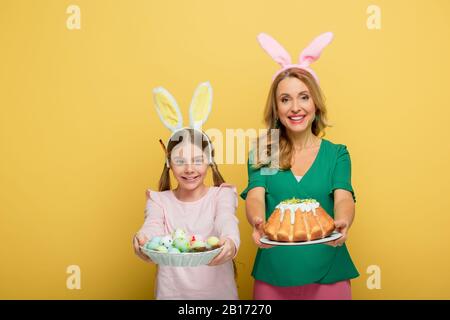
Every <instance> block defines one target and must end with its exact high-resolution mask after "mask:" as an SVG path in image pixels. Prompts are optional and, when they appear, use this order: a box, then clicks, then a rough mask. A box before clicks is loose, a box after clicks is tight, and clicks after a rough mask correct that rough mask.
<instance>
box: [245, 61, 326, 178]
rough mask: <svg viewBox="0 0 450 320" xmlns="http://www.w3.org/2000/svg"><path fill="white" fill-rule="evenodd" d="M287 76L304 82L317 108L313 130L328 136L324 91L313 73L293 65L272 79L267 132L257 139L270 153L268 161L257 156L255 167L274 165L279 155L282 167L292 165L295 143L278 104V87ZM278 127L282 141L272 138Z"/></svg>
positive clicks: (266, 116) (285, 167) (265, 113)
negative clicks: (326, 131) (273, 131)
mask: <svg viewBox="0 0 450 320" xmlns="http://www.w3.org/2000/svg"><path fill="white" fill-rule="evenodd" d="M286 78H297V79H298V80H300V81H301V82H303V83H304V84H305V85H306V87H307V88H308V90H309V93H310V95H311V98H312V99H313V102H314V105H315V107H316V114H315V119H314V121H313V123H312V127H311V131H312V133H313V134H314V135H315V136H318V137H319V136H321V137H323V136H325V128H326V127H330V125H329V124H328V121H327V109H326V106H325V98H324V96H323V93H322V90H321V89H320V87H319V85H318V84H317V82H316V81H315V79H314V78H313V76H312V75H311V74H310V73H309V72H308V71H306V70H303V69H300V68H291V69H287V70H286V71H284V72H282V73H280V74H279V75H278V76H277V77H276V78H275V79H274V81H273V82H272V85H271V87H270V90H269V95H268V97H267V102H266V107H265V109H264V122H265V124H266V128H267V129H268V133H267V134H266V135H264V136H262V137H260V138H259V139H258V140H257V144H258V147H260V148H262V149H263V150H264V151H263V152H264V154H266V155H270V156H269V157H266V159H268V160H267V161H264V160H263V159H260V158H258V156H257V155H256V157H257V158H255V159H256V161H255V164H254V167H255V168H261V167H265V166H269V167H270V166H271V164H272V163H271V159H273V158H274V157H278V159H279V165H278V166H277V168H279V169H283V170H286V169H289V168H290V167H291V159H292V156H293V153H294V148H293V143H292V141H291V139H290V138H289V136H288V134H287V132H286V128H285V127H284V126H283V124H282V123H281V122H280V121H279V120H278V107H277V88H278V85H279V83H280V82H281V81H282V80H283V79H286ZM272 129H279V130H280V131H279V141H271V136H270V130H272ZM274 143H279V145H278V152H277V153H278V154H271V152H272V150H276V149H277V148H275V147H274V146H273V145H274Z"/></svg>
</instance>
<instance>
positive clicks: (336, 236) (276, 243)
mask: <svg viewBox="0 0 450 320" xmlns="http://www.w3.org/2000/svg"><path fill="white" fill-rule="evenodd" d="M340 237H342V234H341V233H339V232H337V231H333V233H332V234H330V235H329V236H328V237H325V238H323V239H317V240H312V241H300V242H279V241H272V240H269V239H268V238H267V236H264V237H262V238H261V239H260V241H261V242H262V243H264V244H270V245H272V246H306V245H310V244H318V243H324V242H329V241H333V240H336V239H339V238H340Z"/></svg>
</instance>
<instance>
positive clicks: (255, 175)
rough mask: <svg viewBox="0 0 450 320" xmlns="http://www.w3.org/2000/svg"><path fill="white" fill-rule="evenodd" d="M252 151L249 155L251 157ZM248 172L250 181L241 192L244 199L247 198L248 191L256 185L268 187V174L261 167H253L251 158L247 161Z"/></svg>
mask: <svg viewBox="0 0 450 320" xmlns="http://www.w3.org/2000/svg"><path fill="white" fill-rule="evenodd" d="M251 156H252V155H251V153H250V155H249V157H251ZM247 173H248V183H247V188H245V190H244V191H242V193H241V195H240V196H241V198H242V199H244V200H245V199H246V198H247V193H248V192H249V191H250V190H251V189H253V188H256V187H263V188H264V189H266V175H264V174H262V173H261V168H258V169H256V168H253V165H252V164H250V159H249V160H248V162H247Z"/></svg>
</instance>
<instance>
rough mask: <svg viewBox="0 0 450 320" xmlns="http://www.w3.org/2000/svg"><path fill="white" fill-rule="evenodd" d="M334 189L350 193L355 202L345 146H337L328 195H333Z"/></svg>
mask: <svg viewBox="0 0 450 320" xmlns="http://www.w3.org/2000/svg"><path fill="white" fill-rule="evenodd" d="M336 189H344V190H347V191H350V192H351V193H352V196H353V200H354V201H355V202H356V197H355V192H354V190H353V187H352V162H351V160H350V154H349V153H348V150H347V147H346V146H345V145H339V147H338V151H337V159H336V165H335V167H334V170H333V176H332V182H331V190H330V193H333V192H334V190H336Z"/></svg>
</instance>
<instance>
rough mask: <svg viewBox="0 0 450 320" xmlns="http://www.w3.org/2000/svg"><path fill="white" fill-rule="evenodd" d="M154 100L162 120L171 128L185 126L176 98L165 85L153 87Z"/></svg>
mask: <svg viewBox="0 0 450 320" xmlns="http://www.w3.org/2000/svg"><path fill="white" fill-rule="evenodd" d="M153 100H154V102H155V108H156V112H157V113H158V116H159V118H160V119H161V122H162V123H163V124H164V125H165V126H166V127H167V128H168V129H169V130H170V131H172V132H173V131H175V130H178V129H180V128H182V127H183V118H182V116H181V112H180V108H179V107H178V104H177V102H176V100H175V98H174V97H173V96H172V95H171V94H170V92H169V91H167V90H166V89H164V88H163V87H158V88H155V89H153Z"/></svg>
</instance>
